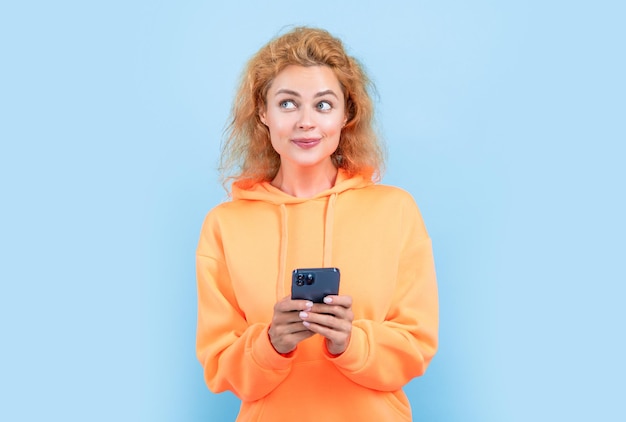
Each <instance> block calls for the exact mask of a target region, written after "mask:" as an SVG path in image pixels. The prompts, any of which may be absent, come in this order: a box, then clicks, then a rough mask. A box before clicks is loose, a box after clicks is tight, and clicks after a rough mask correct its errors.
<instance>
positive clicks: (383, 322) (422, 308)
mask: <svg viewBox="0 0 626 422" xmlns="http://www.w3.org/2000/svg"><path fill="white" fill-rule="evenodd" d="M368 87H369V82H368V79H367V77H366V75H365V74H364V72H363V70H362V68H361V67H360V66H359V64H358V63H357V62H356V61H355V60H354V59H353V58H352V57H350V56H348V55H347V54H346V52H345V50H344V48H343V45H342V43H341V41H339V40H338V39H336V38H334V37H333V36H331V35H330V34H329V33H328V32H326V31H323V30H319V29H312V28H296V29H294V30H293V31H291V32H290V33H287V34H285V35H283V36H281V37H279V38H277V39H274V40H272V41H270V42H269V43H268V44H267V45H266V46H264V47H263V48H262V49H261V50H260V51H259V52H258V53H257V54H256V55H255V56H254V57H253V58H252V59H251V60H250V61H249V63H248V66H247V68H246V70H245V73H244V77H243V80H242V82H241V86H240V88H239V92H238V94H237V97H236V99H235V103H234V107H233V112H232V122H231V125H230V131H229V137H228V139H227V141H226V142H225V145H224V149H223V154H222V164H223V169H224V171H225V176H226V178H228V177H230V179H228V180H233V183H232V187H231V194H232V201H229V202H226V203H223V204H221V205H218V206H217V207H215V208H214V209H213V210H211V211H210V212H209V214H208V215H207V217H206V220H205V222H204V225H203V227H202V233H201V236H200V241H199V245H198V250H197V281H198V330H197V355H198V359H199V360H200V362H201V364H202V366H203V368H204V376H205V379H206V383H207V385H208V387H209V388H210V389H211V390H212V391H214V392H221V391H225V390H230V391H232V392H233V393H234V394H236V395H237V396H238V397H239V398H240V399H241V400H242V404H241V409H240V413H239V417H238V419H237V420H238V421H271V422H276V421H293V420H299V421H309V420H310V421H313V420H315V421H342V422H345V421H409V420H411V408H410V405H409V402H408V400H407V398H406V396H405V394H404V393H403V392H402V387H403V386H404V385H405V384H406V383H408V382H409V381H410V380H411V379H412V378H414V377H416V376H420V375H422V374H423V373H424V371H425V370H426V367H427V366H428V364H429V362H430V360H431V359H432V357H433V355H434V354H435V351H436V349H437V330H438V301H437V286H436V279H435V268H434V262H433V256H432V249H431V241H430V238H429V236H428V234H427V232H426V229H425V227H424V223H423V221H422V218H421V216H420V213H419V211H418V208H417V206H416V204H415V202H414V201H413V199H412V197H411V196H410V195H409V194H408V193H406V192H405V191H403V190H401V189H398V188H394V187H389V186H383V185H379V184H376V183H375V181H377V179H378V176H379V174H380V168H381V166H382V154H381V150H380V147H379V144H378V140H377V137H376V136H375V132H374V130H373V127H372V118H373V108H372V102H371V99H370V97H369V94H368ZM233 169H234V171H235V174H233V173H232V171H233ZM314 267H337V268H339V270H340V272H341V282H340V289H339V294H338V295H329V296H326V297H325V298H324V301H323V303H312V302H310V301H307V300H292V299H291V294H290V293H291V273H292V270H294V269H296V268H314Z"/></svg>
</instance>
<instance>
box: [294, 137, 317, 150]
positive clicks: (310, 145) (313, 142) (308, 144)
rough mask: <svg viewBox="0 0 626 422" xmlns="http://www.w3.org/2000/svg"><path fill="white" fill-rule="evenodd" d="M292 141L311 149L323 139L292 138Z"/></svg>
mask: <svg viewBox="0 0 626 422" xmlns="http://www.w3.org/2000/svg"><path fill="white" fill-rule="evenodd" d="M291 142H293V143H294V144H296V145H297V146H299V147H300V148H304V149H309V148H313V147H314V146H316V145H317V144H319V143H320V142H321V139H308V138H306V139H292V140H291Z"/></svg>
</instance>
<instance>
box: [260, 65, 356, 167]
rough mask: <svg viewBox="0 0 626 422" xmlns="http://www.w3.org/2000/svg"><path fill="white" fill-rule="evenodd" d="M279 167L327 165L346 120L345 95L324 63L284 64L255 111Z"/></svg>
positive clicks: (333, 74)
mask: <svg viewBox="0 0 626 422" xmlns="http://www.w3.org/2000/svg"><path fill="white" fill-rule="evenodd" d="M259 117H260V118H261V121H262V122H263V123H264V124H265V125H266V126H267V127H268V129H269V131H270V139H271V142H272V146H273V147H274V150H276V152H277V153H278V154H279V155H280V160H281V167H295V168H298V167H299V168H303V167H306V168H312V167H315V166H319V167H320V168H323V166H327V165H328V164H331V163H332V161H331V159H330V156H331V155H332V154H333V153H334V152H335V150H336V149H337V146H338V145H339V137H340V135H341V129H342V128H343V126H344V125H345V123H346V113H345V99H344V95H343V91H342V89H341V85H340V84H339V81H338V80H337V77H336V76H335V73H334V72H333V71H332V70H331V69H330V68H329V67H327V66H311V67H303V66H288V67H286V68H285V69H284V70H282V71H281V72H280V73H279V74H278V75H277V76H276V78H275V79H274V81H273V82H272V84H271V85H270V88H269V90H268V91H267V97H266V106H265V110H261V112H260V113H259Z"/></svg>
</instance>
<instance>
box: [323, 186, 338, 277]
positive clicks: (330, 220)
mask: <svg viewBox="0 0 626 422" xmlns="http://www.w3.org/2000/svg"><path fill="white" fill-rule="evenodd" d="M336 200H337V194H336V193H333V194H332V195H331V196H330V198H328V204H327V205H326V221H325V222H324V259H323V261H322V265H323V266H324V267H331V266H332V259H333V226H334V223H335V201H336Z"/></svg>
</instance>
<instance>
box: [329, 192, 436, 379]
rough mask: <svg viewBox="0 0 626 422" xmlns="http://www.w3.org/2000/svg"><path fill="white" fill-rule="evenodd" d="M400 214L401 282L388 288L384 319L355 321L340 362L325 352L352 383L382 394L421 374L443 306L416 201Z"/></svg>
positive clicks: (432, 348)
mask: <svg viewBox="0 0 626 422" xmlns="http://www.w3.org/2000/svg"><path fill="white" fill-rule="evenodd" d="M402 214H403V218H402V220H401V221H402V227H401V232H402V233H403V234H402V236H401V239H399V240H400V245H401V246H400V247H401V250H400V256H399V261H398V272H397V280H394V282H391V283H389V284H390V285H395V290H394V293H393V301H392V304H391V307H390V309H389V312H388V313H387V316H386V318H385V320H384V321H383V322H374V321H371V320H364V319H361V320H355V321H354V322H353V328H352V336H351V339H350V344H349V345H348V348H347V349H346V351H345V352H344V353H343V354H341V355H339V356H336V357H333V356H331V355H330V354H328V353H327V358H328V359H330V360H331V361H332V362H333V363H334V364H335V365H336V367H337V368H338V369H339V371H341V372H342V373H343V374H344V375H345V376H347V377H348V378H350V379H351V380H352V381H354V382H356V383H358V384H360V385H363V386H365V387H368V388H372V389H375V390H381V391H395V390H398V389H400V388H401V387H403V386H404V385H406V384H407V383H408V382H409V381H410V380H411V379H413V378H414V377H417V376H421V375H423V374H424V372H425V371H426V367H427V366H428V364H429V363H430V361H431V359H432V357H433V356H434V354H435V352H436V350H437V342H438V323H439V307H438V293H437V282H436V276H435V264H434V259H433V253H432V245H431V240H430V238H429V237H428V234H427V232H426V229H425V227H424V224H423V221H422V218H421V216H420V213H419V210H418V209H417V206H416V205H415V203H414V202H413V201H412V199H411V201H409V202H407V203H406V204H405V206H404V209H403V213H402ZM386 281H387V280H381V282H386Z"/></svg>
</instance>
